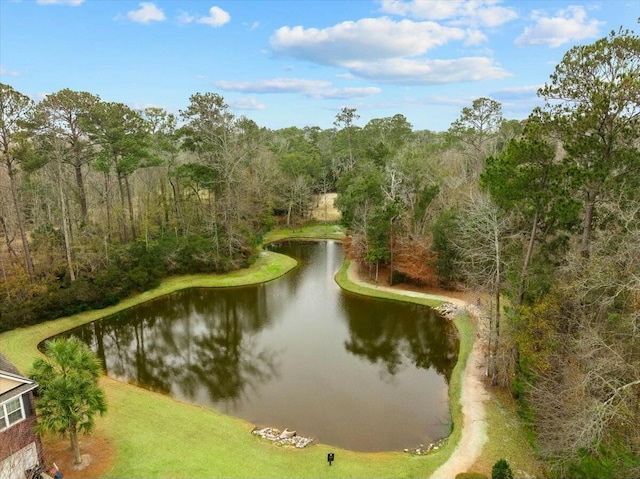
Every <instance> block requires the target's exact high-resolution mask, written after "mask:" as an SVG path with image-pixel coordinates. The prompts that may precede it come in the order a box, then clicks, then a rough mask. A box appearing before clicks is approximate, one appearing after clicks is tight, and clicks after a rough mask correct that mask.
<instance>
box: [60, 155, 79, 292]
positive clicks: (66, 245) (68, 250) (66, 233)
mask: <svg viewBox="0 0 640 479" xmlns="http://www.w3.org/2000/svg"><path fill="white" fill-rule="evenodd" d="M58 189H59V193H60V209H61V212H62V235H63V237H64V249H65V254H66V257H67V268H68V269H69V278H71V281H75V280H76V275H75V273H74V271H73V262H72V261H71V241H70V239H69V238H70V236H71V234H70V232H69V219H68V217H67V201H66V198H65V194H64V188H63V187H62V166H61V165H60V162H58Z"/></svg>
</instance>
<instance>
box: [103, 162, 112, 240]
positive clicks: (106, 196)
mask: <svg viewBox="0 0 640 479" xmlns="http://www.w3.org/2000/svg"><path fill="white" fill-rule="evenodd" d="M104 205H105V210H106V214H107V237H111V202H110V201H109V173H107V172H106V171H105V172H104Z"/></svg>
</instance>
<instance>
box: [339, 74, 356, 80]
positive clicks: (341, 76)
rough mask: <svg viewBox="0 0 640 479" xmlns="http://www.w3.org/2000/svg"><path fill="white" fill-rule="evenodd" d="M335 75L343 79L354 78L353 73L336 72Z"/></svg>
mask: <svg viewBox="0 0 640 479" xmlns="http://www.w3.org/2000/svg"><path fill="white" fill-rule="evenodd" d="M336 76H337V77H338V78H343V79H345V80H353V79H354V78H355V76H353V73H338V74H337V75H336Z"/></svg>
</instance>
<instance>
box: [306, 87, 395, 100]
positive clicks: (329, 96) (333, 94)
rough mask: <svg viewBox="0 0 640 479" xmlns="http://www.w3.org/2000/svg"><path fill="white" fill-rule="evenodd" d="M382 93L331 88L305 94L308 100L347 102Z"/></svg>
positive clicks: (369, 89)
mask: <svg viewBox="0 0 640 479" xmlns="http://www.w3.org/2000/svg"><path fill="white" fill-rule="evenodd" d="M380 92H382V90H381V89H380V88H377V87H373V86H367V87H354V88H331V89H327V90H313V91H309V92H307V93H305V96H307V97H309V98H318V99H323V100H347V99H350V98H365V97H368V96H371V95H377V94H378V93H380Z"/></svg>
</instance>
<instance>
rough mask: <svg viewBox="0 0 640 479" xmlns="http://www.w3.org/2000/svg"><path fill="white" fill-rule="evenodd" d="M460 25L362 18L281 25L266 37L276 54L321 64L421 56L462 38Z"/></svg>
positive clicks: (464, 35)
mask: <svg viewBox="0 0 640 479" xmlns="http://www.w3.org/2000/svg"><path fill="white" fill-rule="evenodd" d="M466 35H467V33H466V32H465V31H464V30H462V29H460V28H453V27H446V26H441V25H438V24H437V23H435V22H413V21H411V20H402V21H399V22H396V21H393V20H390V19H389V18H386V17H382V18H364V19H362V20H358V21H357V22H342V23H339V24H337V25H335V26H332V27H328V28H324V29H322V30H320V29H317V28H308V29H305V28H303V27H301V26H296V27H281V28H279V29H278V30H276V32H275V33H274V34H273V36H272V37H271V39H270V43H271V47H272V48H273V50H274V51H275V52H276V53H279V54H282V55H286V56H290V57H295V58H301V59H304V60H308V61H312V62H316V63H320V64H324V65H342V64H343V63H344V62H346V61H351V60H356V59H357V60H369V61H374V60H376V61H377V60H381V59H388V58H396V57H404V56H416V55H421V54H423V53H425V52H427V51H428V50H431V49H432V48H434V47H437V46H441V45H444V44H446V43H448V42H450V41H452V40H464V39H465V37H466Z"/></svg>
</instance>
